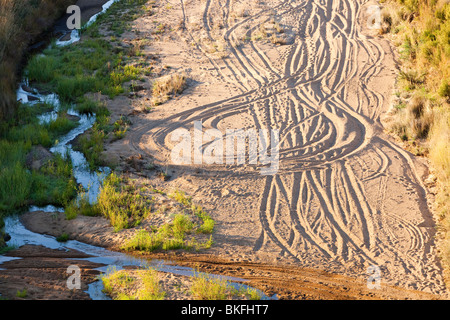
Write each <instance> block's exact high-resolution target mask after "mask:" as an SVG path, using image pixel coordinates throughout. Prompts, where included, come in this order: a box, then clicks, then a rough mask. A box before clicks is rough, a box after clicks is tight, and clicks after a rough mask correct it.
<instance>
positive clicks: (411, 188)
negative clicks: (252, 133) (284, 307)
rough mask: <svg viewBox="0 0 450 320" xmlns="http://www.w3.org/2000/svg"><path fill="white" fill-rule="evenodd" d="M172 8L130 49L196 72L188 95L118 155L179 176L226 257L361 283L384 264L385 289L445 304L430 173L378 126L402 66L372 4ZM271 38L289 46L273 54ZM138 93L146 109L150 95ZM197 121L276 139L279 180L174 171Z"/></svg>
mask: <svg viewBox="0 0 450 320" xmlns="http://www.w3.org/2000/svg"><path fill="white" fill-rule="evenodd" d="M169 3H170V7H169V6H168V5H167V6H166V5H164V7H162V5H161V4H160V5H159V7H157V8H156V9H155V10H154V12H155V15H152V16H146V17H143V18H141V19H139V20H137V21H136V23H135V26H134V29H135V30H139V33H138V35H137V36H135V35H130V37H135V38H136V37H137V38H150V39H152V44H151V46H149V47H147V49H145V50H144V53H146V54H158V56H159V58H160V60H161V64H162V65H167V66H170V69H169V71H168V73H173V74H175V73H185V74H186V75H187V77H188V78H189V81H188V84H189V88H188V89H187V90H186V91H185V92H184V94H183V95H181V96H179V97H177V98H176V99H174V100H171V101H169V102H167V103H165V104H163V105H161V106H157V107H156V108H155V110H154V111H153V112H151V113H150V114H148V115H142V114H139V115H136V116H133V117H132V121H133V123H134V125H133V126H132V128H131V130H130V132H129V133H128V135H127V138H126V139H125V140H124V141H120V142H117V143H116V144H114V145H111V146H110V147H109V149H108V152H115V153H117V154H121V153H122V154H123V156H126V155H129V154H133V152H134V153H142V154H144V155H145V156H146V157H148V158H151V157H155V161H156V163H157V164H159V165H161V166H164V167H165V166H168V168H169V171H171V172H172V175H173V178H172V179H171V180H170V181H169V182H167V183H165V184H163V185H162V186H163V187H165V188H167V189H170V188H172V189H175V188H177V189H181V190H183V191H186V192H187V193H188V194H189V195H192V196H193V198H194V200H195V201H196V202H198V203H201V204H202V205H203V206H204V207H205V208H206V209H208V210H210V212H211V214H212V216H213V218H214V219H215V220H216V221H217V232H216V235H215V240H216V242H217V243H216V246H215V248H213V249H212V252H213V253H214V254H216V255H217V256H220V257H222V258H226V259H229V260H231V261H252V262H263V263H270V264H274V263H275V264H284V265H285V264H291V265H294V266H303V267H310V268H317V269H321V270H327V271H330V272H334V273H338V274H345V275H351V276H355V277H359V278H364V279H365V278H366V277H367V273H366V271H367V268H368V267H369V266H370V265H376V266H379V268H380V269H381V271H382V279H383V281H385V282H386V283H390V284H392V285H399V286H402V287H406V288H410V289H418V290H424V291H429V292H433V293H437V294H442V295H444V294H445V293H446V289H445V284H444V280H443V276H442V270H441V266H440V264H439V261H438V258H437V252H436V246H435V239H434V236H435V222H434V220H433V215H432V212H431V211H430V209H429V201H430V199H429V197H430V195H429V194H428V192H427V189H426V187H425V186H424V183H423V180H424V179H425V178H426V177H427V175H428V170H427V166H426V161H424V160H423V159H419V158H416V157H414V156H413V155H412V154H410V153H408V152H405V151H404V150H403V149H402V148H400V147H399V145H398V144H396V143H395V141H394V140H393V139H392V138H391V137H389V136H388V135H387V134H386V133H385V132H384V129H383V126H382V124H381V121H380V118H381V116H382V115H383V114H385V113H386V112H387V111H388V110H389V107H390V97H391V96H392V91H393V88H394V84H395V77H396V72H397V63H396V56H395V50H394V49H393V48H392V46H391V44H390V42H389V41H388V40H387V39H385V38H381V37H379V36H378V35H377V31H374V30H370V29H368V28H367V23H366V21H367V17H368V16H367V8H368V6H369V5H372V4H375V2H365V1H357V0H355V1H325V2H317V1H296V2H292V1H270V2H262V1H251V2H248V1H225V0H215V1H213V0H207V1H199V0H191V1H181V2H179V1H169ZM274 21H275V22H276V23H277V24H278V25H279V26H280V27H281V28H282V29H283V32H282V33H278V32H277V31H276V28H277V25H276V24H273V22H274ZM161 25H165V26H166V28H165V30H166V31H165V32H163V33H161V34H157V35H155V31H156V30H157V28H158V26H161ZM261 25H263V26H264V27H261ZM263 28H264V30H265V33H266V35H264V32H263V31H262V30H263ZM261 34H263V36H261ZM272 34H276V35H277V36H279V37H284V39H285V41H286V44H285V45H279V44H273V43H272V41H270V39H271V37H272ZM258 35H259V38H260V39H259V40H258ZM249 38H253V40H251V41H249V40H248V39H249ZM141 94H142V95H144V96H143V97H142V98H140V99H141V100H142V103H148V102H146V101H148V99H149V98H150V91H147V94H146V92H145V91H144V92H143V93H141ZM145 94H146V95H145ZM138 101H139V100H138ZM133 104H134V105H135V104H136V101H133ZM138 104H139V103H138ZM123 110H126V109H125V108H124V109H123ZM199 120H201V121H202V122H203V125H204V127H205V129H210V128H214V129H219V130H221V131H222V132H225V130H226V129H245V130H247V129H261V128H266V129H279V130H280V139H281V141H282V143H281V150H280V170H279V172H278V174H276V175H273V176H262V175H261V174H260V171H259V169H258V168H255V167H254V166H234V167H233V166H225V165H220V166H219V165H215V166H213V165H197V166H195V165H191V166H185V167H181V166H179V167H177V166H174V165H171V162H170V152H171V150H172V148H173V146H174V143H173V142H171V133H172V132H173V131H174V130H176V129H178V128H180V127H182V128H186V129H188V130H191V129H192V128H193V124H194V121H199ZM155 180H156V179H155ZM155 183H157V182H155Z"/></svg>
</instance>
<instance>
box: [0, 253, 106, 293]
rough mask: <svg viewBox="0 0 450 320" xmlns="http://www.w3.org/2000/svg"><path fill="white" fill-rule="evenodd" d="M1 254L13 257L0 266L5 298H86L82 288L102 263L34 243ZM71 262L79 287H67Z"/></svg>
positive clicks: (0, 290)
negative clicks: (68, 269)
mask: <svg viewBox="0 0 450 320" xmlns="http://www.w3.org/2000/svg"><path fill="white" fill-rule="evenodd" d="M5 257H7V258H8V257H10V258H16V259H14V260H11V261H7V262H4V263H3V264H1V266H0V288H1V289H0V294H1V297H2V298H6V299H8V300H16V299H19V300H21V299H27V300H28V299H29V300H89V299H90V297H89V294H87V293H86V292H85V291H86V290H87V289H88V284H89V283H91V282H93V281H95V280H96V277H97V276H98V275H99V274H100V271H97V270H94V269H95V268H99V267H102V266H103V265H102V264H98V263H93V262H89V261H85V260H79V259H83V258H88V257H89V256H88V255H86V254H84V253H82V252H79V251H76V250H68V251H62V250H52V249H49V248H45V247H42V246H34V245H25V246H23V247H21V248H19V249H16V250H13V251H10V252H8V253H7V254H5ZM71 265H77V266H78V267H79V268H80V271H81V279H80V280H81V289H80V290H71V289H69V288H68V286H67V280H68V278H69V277H70V275H71V274H69V273H68V272H67V268H68V267H69V266H71ZM19 291H20V292H21V293H22V295H20V294H18V292H19Z"/></svg>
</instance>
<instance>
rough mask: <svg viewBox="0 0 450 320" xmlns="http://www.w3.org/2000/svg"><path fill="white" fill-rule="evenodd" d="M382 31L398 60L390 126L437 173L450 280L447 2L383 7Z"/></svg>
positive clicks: (398, 1)
mask: <svg viewBox="0 0 450 320" xmlns="http://www.w3.org/2000/svg"><path fill="white" fill-rule="evenodd" d="M382 2H383V5H384V6H385V8H384V10H383V28H384V31H386V32H390V33H391V36H392V39H393V40H394V43H395V44H396V45H397V46H398V48H399V53H400V55H401V58H402V69H403V71H402V72H401V73H400V79H399V80H400V82H399V84H400V86H401V87H400V88H399V89H400V90H401V91H402V94H401V95H400V96H404V95H409V96H412V97H413V98H412V99H411V100H410V101H409V102H406V101H400V103H399V106H402V107H401V108H400V107H399V108H398V111H397V113H396V115H395V116H394V119H395V120H394V122H393V125H392V129H393V131H395V132H396V133H397V134H398V135H399V136H400V137H402V139H403V140H409V139H417V138H418V139H421V140H422V141H423V145H424V146H428V154H429V158H430V160H431V167H432V170H434V171H435V172H436V178H437V185H436V186H437V188H436V192H437V194H436V203H435V205H436V210H437V213H438V227H439V230H440V237H439V239H440V241H439V246H440V247H441V250H440V251H441V258H442V261H443V263H444V265H445V267H446V270H447V273H448V274H449V277H448V279H447V281H449V280H450V105H449V101H450V85H449V80H448V79H450V2H449V1H448V0H435V1H416V0H391V1H382Z"/></svg>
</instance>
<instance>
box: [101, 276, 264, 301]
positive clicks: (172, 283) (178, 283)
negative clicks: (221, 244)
mask: <svg viewBox="0 0 450 320" xmlns="http://www.w3.org/2000/svg"><path fill="white" fill-rule="evenodd" d="M164 275H165V273H164V272H158V271H157V270H155V269H152V268H148V269H145V270H133V271H130V270H120V271H116V270H111V271H108V273H107V274H106V275H104V276H102V277H101V280H102V282H103V285H104V290H103V291H104V292H105V293H106V294H108V295H109V296H110V297H112V298H113V299H114V300H164V299H170V300H174V299H183V300H185V299H193V300H261V299H262V294H261V292H260V291H258V290H256V289H253V288H249V287H244V286H242V287H240V288H235V287H233V286H231V285H230V284H229V283H228V282H227V281H226V280H223V279H220V278H217V277H213V276H211V275H209V274H206V273H200V272H196V273H195V274H194V276H192V277H189V276H174V277H173V276H172V277H168V276H164Z"/></svg>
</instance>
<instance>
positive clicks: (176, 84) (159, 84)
mask: <svg viewBox="0 0 450 320" xmlns="http://www.w3.org/2000/svg"><path fill="white" fill-rule="evenodd" d="M185 88H186V76H185V75H184V74H173V75H170V76H166V77H163V78H160V79H158V80H156V81H155V83H154V84H153V92H152V93H153V104H154V105H160V104H162V103H164V102H166V101H168V100H170V99H171V98H172V97H173V96H175V95H177V94H180V93H182V92H183V90H184V89H185Z"/></svg>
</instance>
